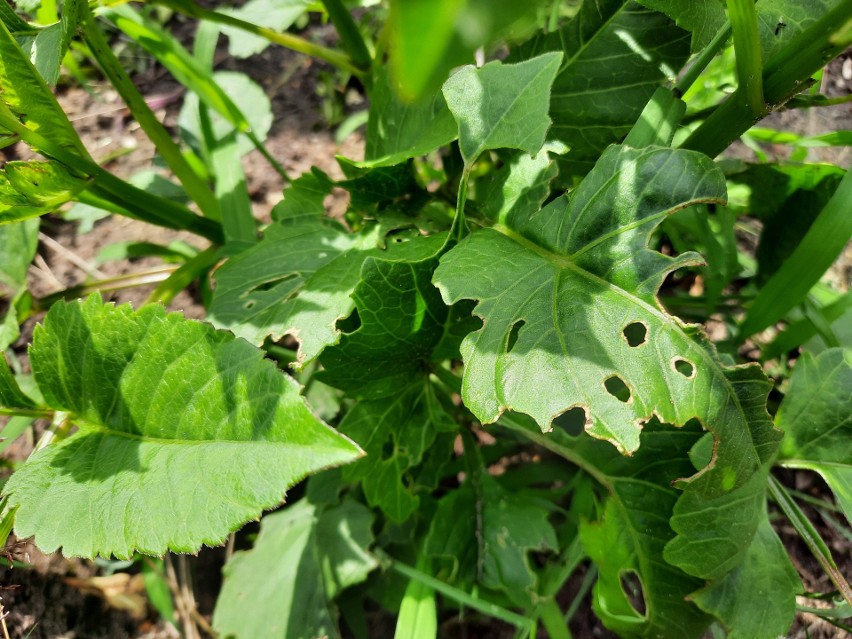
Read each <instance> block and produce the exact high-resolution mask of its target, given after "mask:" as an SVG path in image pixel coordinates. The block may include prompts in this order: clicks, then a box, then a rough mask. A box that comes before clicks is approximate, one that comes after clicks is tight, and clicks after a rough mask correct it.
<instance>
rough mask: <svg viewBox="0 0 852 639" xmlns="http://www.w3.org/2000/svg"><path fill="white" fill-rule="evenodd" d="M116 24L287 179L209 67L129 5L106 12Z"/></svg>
mask: <svg viewBox="0 0 852 639" xmlns="http://www.w3.org/2000/svg"><path fill="white" fill-rule="evenodd" d="M106 15H107V17H109V18H110V19H111V20H112V21H113V22H115V25H116V26H117V27H118V28H119V29H121V30H122V31H123V32H124V33H126V34H127V35H128V36H130V37H131V38H132V39H133V41H134V42H138V43H139V44H140V45H141V46H142V47H143V48H144V49H145V50H146V51H147V52H148V53H150V54H151V55H152V56H154V58H156V59H157V60H158V61H159V62H160V64H162V65H163V66H164V67H166V68H167V69H168V70H169V72H170V73H171V74H172V75H173V76H174V77H175V78H176V79H177V80H178V82H180V83H181V84H182V85H184V86H185V87H187V88H189V89H190V90H192V91H193V92H194V93H196V94H197V95H198V97H199V98H200V100H201V102H203V103H204V104H206V105H207V106H208V107H210V108H211V109H213V110H214V111H216V112H217V113H219V114H220V115H221V116H222V117H223V118H225V119H226V120H227V121H228V122H230V123H231V124H232V125H233V126H234V127H235V128H236V129H237V130H238V131H239V132H240V133H243V134H245V135H246V136H247V137H248V139H249V140H251V142H252V144H254V146H255V147H256V148H257V149H258V151H260V153H261V155H263V156H264V158H266V159H267V160H268V161H269V162H270V164H271V165H272V168H274V169H275V171H276V172H277V173H279V175H281V176H282V177H283V178H284V179H285V180H287V179H289V178H288V177H287V174H286V173H285V172H283V171H284V169H283V168H282V167H281V165H280V164H279V163H278V162H276V161H275V160H274V158H273V157H272V155H271V154H270V153H269V151H268V150H267V149H266V147H264V145H263V143H262V142H261V141H260V140H259V139H258V137H257V136H256V135H252V127H251V123H250V122H249V121H248V119H247V118H246V116H245V115H244V114H243V112H242V111H241V110H240V108H239V107H238V106H237V105H236V104H235V103H234V101H233V100H231V98H230V97H229V96H228V94H227V93H226V92H225V91H224V90H223V89H222V88H221V87H220V86H219V85H218V84H217V83H216V81H215V80H214V79H213V75H212V71H211V69H209V68H207V67H206V66H205V65H204V64H202V63H201V62H200V61H199V60H197V59H196V58H194V57H193V56H192V55H191V54H190V53H189V52H188V51H187V50H186V49H185V48H184V47H183V46H181V44H180V42H178V41H177V40H176V39H175V38H174V37H173V36H172V35H171V34H170V33H168V32H167V31H166V30H165V29H163V28H161V27H160V26H159V25H157V24H156V23H155V22H154V21H153V20H151V19H149V18H148V17H146V16H144V15H143V14H141V13H138V12H136V11H134V10H133V9H132V8H131V7H130V6H128V5H122V6H119V7H115V8H113V9H111V10H110V11H109V12H108V13H107V14H106Z"/></svg>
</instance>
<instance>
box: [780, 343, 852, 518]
mask: <svg viewBox="0 0 852 639" xmlns="http://www.w3.org/2000/svg"><path fill="white" fill-rule="evenodd" d="M775 423H776V425H777V426H778V428H780V429H782V430H783V431H784V439H783V441H782V442H781V454H780V461H781V463H782V464H783V465H784V466H790V467H792V468H807V469H810V470H814V471H816V472H818V473H819V474H820V475H822V477H823V478H824V479H825V481H826V483H828V485H829V486H830V487H831V489H832V491H834V495H835V497H836V498H837V502H838V504H839V505H840V507H841V508H842V509H843V512H844V513H845V515H846V518H847V519H848V520H849V521H850V522H852V350H850V349H840V348H832V349H828V350H825V351H823V352H822V353H820V354H819V355H817V356H816V357H814V356H812V355H811V354H810V353H803V354H802V356H801V358H799V361H798V362H797V363H796V367H795V368H794V369H793V376H792V378H791V380H790V389H789V391H788V392H787V396H786V397H785V398H784V401H783V402H782V404H781V407H780V408H779V409H778V415H777V416H776V418H775Z"/></svg>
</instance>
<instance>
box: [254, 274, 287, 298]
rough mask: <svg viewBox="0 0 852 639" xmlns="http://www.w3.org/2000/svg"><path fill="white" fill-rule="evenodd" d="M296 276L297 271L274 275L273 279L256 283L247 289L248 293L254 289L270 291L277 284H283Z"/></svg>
mask: <svg viewBox="0 0 852 639" xmlns="http://www.w3.org/2000/svg"><path fill="white" fill-rule="evenodd" d="M296 277H298V273H287V274H286V275H283V276H281V277H276V278H274V279H271V280H269V281H268V282H263V283H262V284H258V285H257V286H255V287H254V288H253V289H251V290H250V291H249V294H251V293H254V292H255V291H271V290H272V289H273V288H275V287H276V286H278V285H279V284H283V283H284V282H287V281H289V280H292V279H295V278H296Z"/></svg>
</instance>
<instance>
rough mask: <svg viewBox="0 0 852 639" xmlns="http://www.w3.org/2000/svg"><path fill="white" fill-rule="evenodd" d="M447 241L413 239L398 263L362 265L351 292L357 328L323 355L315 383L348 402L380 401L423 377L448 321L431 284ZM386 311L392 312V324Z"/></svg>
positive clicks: (401, 250)
mask: <svg viewBox="0 0 852 639" xmlns="http://www.w3.org/2000/svg"><path fill="white" fill-rule="evenodd" d="M399 239H403V238H400V237H395V238H393V239H391V242H394V240H399ZM445 240H446V237H445V236H443V235H437V236H432V237H428V238H427V237H416V238H412V239H411V240H409V241H407V242H401V243H400V245H399V247H398V250H396V251H394V257H395V259H396V260H398V261H387V260H384V259H379V258H376V257H371V258H368V259H366V260H365V261H364V263H363V265H362V267H361V274H360V281H359V282H358V284H357V286H356V287H355V290H354V291H353V292H352V299H353V301H354V302H355V309H356V312H357V314H358V319H359V321H360V326H359V327H358V328H357V329H356V330H354V331H351V332H347V333H344V334H343V335H342V336H341V337H340V341H339V342H338V343H337V344H336V345H334V346H331V347H329V348H327V349H326V350H325V351H323V354H322V357H321V358H320V362H321V363H322V365H323V368H324V369H325V370H324V371H323V372H321V373H318V378H319V379H321V380H322V381H324V382H326V383H327V384H331V385H332V386H335V387H337V388H340V389H342V390H344V391H346V393H347V394H348V395H350V396H352V397H363V398H367V399H379V398H382V397H388V396H390V395H395V394H397V393H399V391H400V389H401V388H405V386H406V385H408V384H410V383H411V381H412V379H416V378H417V377H419V376H420V375H422V373H423V372H424V371H425V370H426V369H427V366H428V362H429V361H430V360H431V359H432V350H433V349H434V348H435V346H437V344H438V343H439V342H440V341H441V339H442V337H443V336H444V333H445V330H446V328H445V325H446V324H447V322H448V321H450V320H451V318H450V317H449V313H448V310H449V309H448V308H447V307H446V306H445V305H444V303H443V301H442V300H441V294H440V293H439V292H438V289H436V288H435V287H434V286H432V283H431V279H432V273H433V272H434V270H435V267H436V266H437V265H438V256H439V255H440V253H441V252H442V249H443V248H444V244H445ZM388 309H394V316H393V317H392V318H391V317H389V316H388Z"/></svg>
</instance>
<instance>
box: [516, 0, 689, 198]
mask: <svg viewBox="0 0 852 639" xmlns="http://www.w3.org/2000/svg"><path fill="white" fill-rule="evenodd" d="M546 51H562V52H564V54H565V59H564V61H563V62H562V65H561V66H560V67H559V73H558V75H557V76H556V80H555V81H554V83H553V90H552V93H551V97H550V117H551V118H552V119H553V126H552V127H551V130H550V136H551V137H552V138H555V139H558V140H560V141H562V142H564V143H565V144H567V145H568V147H569V148H570V149H571V150H570V151H569V152H568V154H567V155H566V156H565V157H564V158H563V159H562V161H561V162H560V175H561V177H562V180H563V181H568V180H569V179H570V177H571V176H581V175H584V174H586V173H587V172H588V171H589V170H590V169H591V168H592V166H593V164H594V162H595V160H596V159H597V158H598V157H599V156H600V154H601V152H602V151H603V150H604V148H606V146H607V145H609V144H612V143H617V142H619V141H620V140H621V139H622V138H623V137H624V136H626V135H627V133H628V132H629V131H630V129H631V127H632V126H633V124H634V123H635V122H636V120H637V119H638V118H639V116H640V114H641V113H642V109H643V108H644V107H645V104H646V103H647V102H648V100H649V99H650V98H651V96H652V95H653V93H654V91H655V90H656V89H657V87H658V86H660V84H662V83H663V82H665V81H666V80H670V79H672V78H674V76H675V75H676V73H677V71H678V70H679V69H680V67H681V66H683V64H684V63H685V62H686V59H687V57H688V56H689V34H688V33H686V32H685V31H682V30H681V29H679V28H678V27H676V26H675V25H674V24H673V23H672V21H671V20H670V19H669V18H668V17H666V16H664V15H662V14H660V13H657V12H655V11H650V10H648V9H646V8H644V7H642V6H640V5H638V4H637V3H635V2H630V1H629V0H594V1H593V0H585V1H584V2H583V6H582V7H581V8H580V11H579V13H578V14H577V15H576V16H575V17H574V18H573V19H572V20H571V21H570V22H568V23H567V24H565V26H563V27H562V28H561V29H559V30H558V31H554V32H551V33H547V34H541V35H538V36H536V37H535V38H533V39H532V40H530V41H529V42H527V43H525V44H523V45H521V46H520V47H517V48H515V49H514V50H513V51H512V54H511V56H510V57H509V60H510V61H517V60H526V59H529V58H532V57H534V56H537V55H540V54H542V53H544V52H546Z"/></svg>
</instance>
